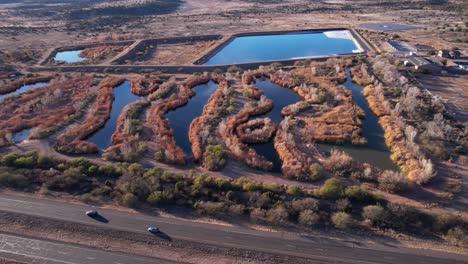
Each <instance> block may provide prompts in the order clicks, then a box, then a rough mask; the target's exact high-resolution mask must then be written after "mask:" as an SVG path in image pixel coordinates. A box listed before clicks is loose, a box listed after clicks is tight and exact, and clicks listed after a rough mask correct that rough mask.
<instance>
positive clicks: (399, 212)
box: [386, 203, 432, 231]
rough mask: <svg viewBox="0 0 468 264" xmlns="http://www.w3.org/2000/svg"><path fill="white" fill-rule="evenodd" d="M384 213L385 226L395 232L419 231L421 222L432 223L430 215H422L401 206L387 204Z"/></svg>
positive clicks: (412, 209) (410, 208) (417, 211)
mask: <svg viewBox="0 0 468 264" xmlns="http://www.w3.org/2000/svg"><path fill="white" fill-rule="evenodd" d="M386 211H387V223H386V225H387V226H388V227H391V228H393V229H396V230H404V231H410V230H411V229H414V228H416V229H419V228H420V227H421V224H422V222H421V221H423V220H424V221H429V222H432V217H431V215H428V214H423V213H421V212H420V211H419V210H417V209H415V208H412V207H409V206H406V205H403V204H396V203H389V204H387V210H386Z"/></svg>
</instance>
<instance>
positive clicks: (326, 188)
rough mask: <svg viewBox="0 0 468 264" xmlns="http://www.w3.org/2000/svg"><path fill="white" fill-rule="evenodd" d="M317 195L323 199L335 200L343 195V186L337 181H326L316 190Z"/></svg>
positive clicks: (333, 179)
mask: <svg viewBox="0 0 468 264" xmlns="http://www.w3.org/2000/svg"><path fill="white" fill-rule="evenodd" d="M318 194H319V195H320V196H321V197H323V198H325V199H333V200H336V199H338V198H340V197H341V196H342V195H343V185H342V184H341V182H340V181H339V180H338V179H335V178H332V179H328V180H326V181H325V183H324V184H323V186H322V187H321V188H320V189H319V190H318Z"/></svg>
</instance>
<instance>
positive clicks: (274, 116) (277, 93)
mask: <svg viewBox="0 0 468 264" xmlns="http://www.w3.org/2000/svg"><path fill="white" fill-rule="evenodd" d="M254 85H255V87H256V88H257V89H260V90H262V91H263V92H264V94H265V96H266V97H267V98H268V99H272V100H273V108H272V109H271V110H270V111H269V112H267V113H265V114H263V115H260V116H256V117H254V118H257V117H260V118H264V117H269V118H270V119H271V120H272V121H273V122H274V123H275V125H276V126H278V125H279V123H280V122H281V121H282V120H283V119H284V117H283V115H282V114H281V110H282V109H283V107H285V106H288V105H290V104H294V103H296V102H299V101H301V100H302V98H301V97H300V96H299V95H297V94H296V93H295V92H294V91H293V90H291V89H288V88H285V87H282V86H279V85H277V84H274V83H272V82H271V81H270V79H268V78H259V79H257V80H256V81H255V83H254ZM249 146H250V147H251V148H253V149H254V150H255V151H256V152H257V153H258V154H260V155H262V156H264V157H265V158H267V159H268V160H269V161H271V162H273V171H274V172H281V160H280V158H279V156H278V153H277V152H276V149H275V146H274V144H273V139H272V140H270V141H269V142H267V143H263V144H251V145H249Z"/></svg>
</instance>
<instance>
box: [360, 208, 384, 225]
mask: <svg viewBox="0 0 468 264" xmlns="http://www.w3.org/2000/svg"><path fill="white" fill-rule="evenodd" d="M362 218H364V219H366V220H368V221H370V222H371V223H372V224H373V225H379V224H381V223H383V222H384V221H385V210H384V208H383V207H382V206H380V205H369V206H366V207H364V208H363V210H362Z"/></svg>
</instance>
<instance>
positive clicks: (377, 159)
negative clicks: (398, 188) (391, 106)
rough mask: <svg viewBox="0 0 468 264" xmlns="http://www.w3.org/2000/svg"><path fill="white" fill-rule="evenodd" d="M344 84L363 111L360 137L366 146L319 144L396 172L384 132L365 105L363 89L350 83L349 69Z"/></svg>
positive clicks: (396, 168)
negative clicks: (364, 115)
mask: <svg viewBox="0 0 468 264" xmlns="http://www.w3.org/2000/svg"><path fill="white" fill-rule="evenodd" d="M346 77H347V79H346V82H345V83H344V84H343V86H345V87H346V88H348V89H349V90H351V92H352V93H353V99H354V102H355V103H356V104H357V105H359V107H361V108H362V110H364V113H365V114H366V117H365V118H364V120H363V122H362V133H361V135H362V136H363V137H364V138H365V139H366V140H367V145H366V146H353V145H351V144H346V145H342V146H332V145H329V144H319V146H320V147H322V148H324V149H325V150H327V151H330V150H331V149H332V148H336V149H339V150H343V151H345V152H346V153H348V154H349V155H351V156H352V157H353V158H354V159H355V160H357V161H359V162H367V163H369V164H371V165H374V166H377V167H379V168H381V169H390V170H398V167H397V166H396V165H395V163H393V161H392V160H391V159H390V150H389V149H388V147H387V146H386V145H385V138H384V130H383V129H382V127H381V126H380V124H379V120H378V118H377V116H376V115H375V114H374V113H372V111H371V110H370V109H369V105H368V104H367V100H366V97H364V95H362V90H363V87H362V86H360V85H357V84H355V83H354V82H353V81H352V78H351V75H350V73H349V69H346Z"/></svg>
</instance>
